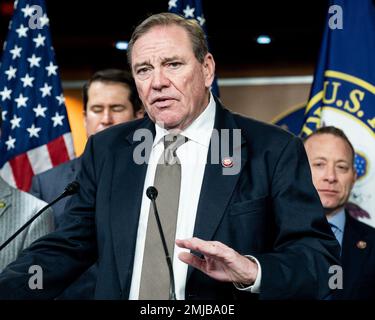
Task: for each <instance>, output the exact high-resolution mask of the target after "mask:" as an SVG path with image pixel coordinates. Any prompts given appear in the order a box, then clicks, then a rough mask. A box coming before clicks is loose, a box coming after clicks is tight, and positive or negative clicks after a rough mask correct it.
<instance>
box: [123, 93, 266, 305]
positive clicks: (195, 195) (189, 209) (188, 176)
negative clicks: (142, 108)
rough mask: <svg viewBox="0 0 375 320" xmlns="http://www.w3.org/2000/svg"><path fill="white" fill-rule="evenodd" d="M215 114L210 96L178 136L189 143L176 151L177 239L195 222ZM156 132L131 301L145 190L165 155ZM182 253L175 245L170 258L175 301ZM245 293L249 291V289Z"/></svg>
mask: <svg viewBox="0 0 375 320" xmlns="http://www.w3.org/2000/svg"><path fill="white" fill-rule="evenodd" d="M215 113H216V103H215V100H214V98H213V96H212V94H211V95H210V102H209V104H208V106H207V107H206V109H205V110H204V111H203V112H202V113H201V114H200V115H199V117H198V118H197V119H195V120H194V122H193V123H192V124H191V125H190V126H189V127H188V128H186V129H185V130H184V131H182V132H181V133H180V134H181V135H183V136H185V137H187V138H188V139H189V140H188V141H187V142H186V143H185V144H183V145H181V146H180V147H179V148H178V149H177V151H176V153H177V156H178V158H179V160H180V162H181V188H180V200H179V207H178V216H177V228H176V239H187V238H191V237H192V236H193V233H194V225H195V218H196V213H197V209H198V202H199V197H200V192H201V187H202V182H203V176H204V170H205V165H206V161H207V153H208V149H209V145H210V139H211V135H212V129H213V127H214V122H215ZM155 129H156V136H155V139H154V143H153V146H152V151H151V154H150V159H149V163H148V166H147V173H146V178H145V184H144V188H143V198H142V205H141V213H140V218H139V225H138V231H137V242H136V248H135V257H134V265H133V275H132V282H131V287H130V293H129V299H130V300H136V299H138V297H139V286H140V280H141V271H142V261H143V251H144V246H145V241H146V230H147V220H148V214H149V210H150V203H151V201H150V200H149V199H148V198H147V196H146V190H147V188H148V187H149V186H152V185H153V184H154V177H155V171H156V166H157V162H158V160H159V158H160V157H161V155H162V152H163V151H164V144H163V139H162V138H163V137H164V136H166V135H167V134H169V132H168V131H167V130H166V129H164V128H162V127H160V126H159V125H158V124H156V125H155ZM160 214H162V213H160ZM183 250H185V249H181V248H179V247H177V246H176V245H175V248H174V255H173V270H174V276H175V287H176V298H177V300H183V299H185V283H186V276H187V269H188V265H187V264H185V263H183V262H182V261H180V260H179V259H178V254H179V253H180V252H181V251H183ZM257 263H258V262H257ZM258 266H259V263H258ZM259 267H260V266H259ZM257 280H258V282H259V281H260V279H257ZM247 289H248V290H249V288H247ZM242 290H243V289H242Z"/></svg>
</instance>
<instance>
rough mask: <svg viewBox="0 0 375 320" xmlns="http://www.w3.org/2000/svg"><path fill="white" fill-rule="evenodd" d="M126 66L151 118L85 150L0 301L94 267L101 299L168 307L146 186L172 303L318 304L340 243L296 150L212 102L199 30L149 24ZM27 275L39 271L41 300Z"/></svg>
mask: <svg viewBox="0 0 375 320" xmlns="http://www.w3.org/2000/svg"><path fill="white" fill-rule="evenodd" d="M128 58H129V62H130V64H131V68H132V72H133V75H134V78H135V82H136V85H137V90H138V93H139V96H140V98H141V100H142V102H143V104H144V106H145V108H146V111H147V114H148V116H147V117H145V118H144V119H142V120H137V121H133V122H130V123H126V124H123V125H120V126H116V127H113V128H110V129H108V130H105V131H103V132H101V133H99V134H96V135H94V136H92V137H91V138H90V139H89V141H88V144H87V146H86V150H85V153H84V155H83V158H82V168H81V171H80V173H79V175H78V181H79V183H80V185H81V188H80V191H79V192H78V194H77V195H75V196H73V197H72V198H71V200H70V201H69V202H68V205H67V208H66V210H67V214H66V217H65V219H64V220H63V222H62V225H61V228H60V230H58V231H56V232H54V233H52V234H51V235H49V236H47V237H44V238H42V239H41V240H40V241H38V242H35V243H34V244H33V245H32V246H31V247H30V248H29V249H28V250H27V251H25V252H24V254H23V255H22V257H21V258H19V259H18V260H17V261H16V262H14V263H13V264H10V265H9V266H8V267H7V268H6V270H5V271H4V272H3V273H2V274H1V275H0V297H1V298H41V299H43V298H51V297H54V296H56V295H57V294H58V293H59V292H61V290H63V288H64V287H65V286H66V285H68V284H69V282H71V281H72V279H73V278H74V277H76V276H77V275H78V274H80V273H81V272H82V271H83V270H85V269H86V268H87V266H89V265H90V264H91V263H92V262H93V261H95V260H96V259H98V263H99V272H98V279H97V284H96V291H95V297H96V298H97V299H168V297H169V290H170V286H171V284H170V279H169V277H168V269H167V266H166V263H165V256H164V252H163V248H162V245H161V241H160V235H159V233H158V230H157V228H156V222H155V217H154V213H153V210H152V209H150V207H151V206H150V201H149V199H148V198H147V196H146V194H145V193H146V190H147V188H148V187H149V186H151V185H154V186H155V187H156V188H157V189H158V191H159V195H158V197H157V199H156V201H157V205H158V209H159V213H160V220H161V225H162V227H163V229H164V232H165V238H166V246H167V247H168V248H169V251H170V252H171V256H172V257H173V269H174V273H175V277H174V280H175V287H176V296H177V299H252V298H255V299H256V298H261V299H288V298H303V299H319V298H324V297H325V296H326V295H327V294H328V293H329V287H328V283H329V276H330V274H329V267H330V265H332V264H337V263H338V262H337V261H338V255H339V245H338V243H337V241H336V239H335V238H334V236H333V234H332V232H331V230H330V228H329V225H328V223H327V221H326V219H325V217H324V213H323V210H322V207H321V204H320V202H319V198H318V194H317V193H316V191H315V189H314V186H313V185H312V182H311V176H310V171H309V165H308V161H307V157H306V154H305V151H304V147H303V144H302V143H301V141H300V140H299V139H298V138H296V137H294V136H292V135H290V134H288V133H287V132H285V131H283V130H281V129H278V128H275V127H273V126H269V125H266V124H263V123H260V122H257V121H255V120H251V119H248V118H245V117H242V116H239V115H235V114H232V113H231V112H229V111H228V110H226V109H225V108H224V107H223V106H222V105H221V103H220V101H219V100H218V99H216V98H215V97H213V96H212V94H211V93H210V86H211V84H212V81H213V78H214V72H215V63H214V59H213V56H212V55H211V54H210V53H209V52H208V50H207V45H206V41H205V37H204V33H203V31H202V29H201V28H200V26H199V24H198V23H197V22H196V21H192V20H185V19H184V18H182V17H180V16H177V15H174V14H170V13H163V14H157V15H153V16H151V17H149V18H148V19H146V20H145V21H143V22H142V23H141V24H140V25H139V26H138V27H137V28H136V30H135V31H134V33H133V35H132V38H131V41H130V43H129V47H128ZM228 150H229V151H230V154H229V153H228V152H227V151H228ZM175 239H177V240H176V241H175ZM190 250H191V251H190ZM31 264H37V265H40V266H41V267H42V269H43V270H44V288H43V290H40V291H38V292H35V291H33V290H30V289H29V288H28V286H27V283H28V279H29V276H30V275H29V274H28V273H27V270H28V267H29V266H30V265H31Z"/></svg>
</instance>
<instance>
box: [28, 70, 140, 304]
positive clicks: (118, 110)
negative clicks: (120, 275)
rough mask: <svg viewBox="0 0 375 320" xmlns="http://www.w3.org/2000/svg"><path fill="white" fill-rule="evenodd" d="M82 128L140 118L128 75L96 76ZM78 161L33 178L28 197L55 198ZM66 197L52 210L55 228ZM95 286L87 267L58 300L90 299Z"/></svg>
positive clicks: (87, 91)
mask: <svg viewBox="0 0 375 320" xmlns="http://www.w3.org/2000/svg"><path fill="white" fill-rule="evenodd" d="M83 105H84V111H83V112H84V125H85V128H86V134H87V137H90V136H91V135H93V134H95V133H97V132H100V131H102V130H104V129H107V128H109V127H111V126H114V125H116V124H119V123H124V122H127V121H131V120H134V119H138V118H142V117H143V113H144V112H143V106H142V102H141V101H140V99H139V97H138V93H137V89H136V87H135V83H134V80H133V77H132V76H131V74H130V73H128V72H126V71H123V70H119V69H105V70H101V71H98V72H96V73H95V74H94V75H93V76H92V77H91V78H90V79H89V81H88V82H87V83H86V84H85V85H84V87H83ZM80 168H81V158H76V159H73V160H71V161H68V162H66V163H64V164H62V165H60V166H57V167H55V168H52V169H50V170H48V171H46V172H43V173H41V174H38V175H36V176H34V177H33V180H32V185H31V190H30V193H31V194H33V195H35V196H36V197H38V198H39V199H42V200H44V201H46V202H51V201H52V200H54V199H55V198H57V197H58V196H59V195H60V194H61V193H62V192H63V191H64V188H65V187H66V186H67V184H69V183H70V182H72V181H74V180H75V179H76V176H77V173H78V171H79V170H80ZM68 198H69V197H66V198H64V199H62V200H60V201H59V202H58V203H56V204H55V205H54V206H53V211H54V217H55V227H56V228H58V227H59V224H60V222H61V220H62V218H63V212H64V207H65V204H66V202H67V201H68ZM95 282H96V266H95V265H93V266H92V267H90V268H89V269H88V270H87V271H86V272H85V273H84V274H83V275H82V276H81V277H80V278H79V279H78V280H77V281H75V282H74V283H73V284H72V285H71V286H70V287H69V288H67V289H66V290H65V291H64V292H63V294H62V295H60V296H59V299H91V298H93V294H94V288H95Z"/></svg>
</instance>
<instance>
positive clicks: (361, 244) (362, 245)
mask: <svg viewBox="0 0 375 320" xmlns="http://www.w3.org/2000/svg"><path fill="white" fill-rule="evenodd" d="M366 247H367V242H366V241H363V240H360V241H358V242H357V248H358V249H365V248H366Z"/></svg>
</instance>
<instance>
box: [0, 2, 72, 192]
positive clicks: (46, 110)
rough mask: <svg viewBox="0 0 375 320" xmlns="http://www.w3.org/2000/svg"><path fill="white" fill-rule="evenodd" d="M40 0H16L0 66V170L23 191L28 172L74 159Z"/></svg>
mask: <svg viewBox="0 0 375 320" xmlns="http://www.w3.org/2000/svg"><path fill="white" fill-rule="evenodd" d="M57 70H58V67H57V65H56V61H55V55H54V50H53V47H52V43H51V36H50V30H49V19H48V17H47V14H46V7H45V3H44V0H18V1H15V3H14V14H13V18H12V20H11V21H10V25H9V31H8V36H7V39H6V42H5V43H4V45H3V54H2V59H1V65H0V106H1V108H2V114H1V116H2V118H3V125H2V128H1V129H2V130H1V137H0V174H1V176H2V177H3V178H4V179H5V180H6V181H8V183H10V184H11V185H13V186H15V187H17V188H19V189H21V190H25V191H28V190H29V188H30V185H31V178H32V176H33V175H35V174H38V173H40V172H42V171H45V170H47V169H49V168H52V167H54V166H56V165H58V164H60V163H62V162H65V161H67V160H69V159H72V158H74V150H73V141H72V137H71V132H70V126H69V122H68V117H67V113H66V108H65V102H64V96H63V93H62V87H61V81H60V77H59V73H58V71H57Z"/></svg>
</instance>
